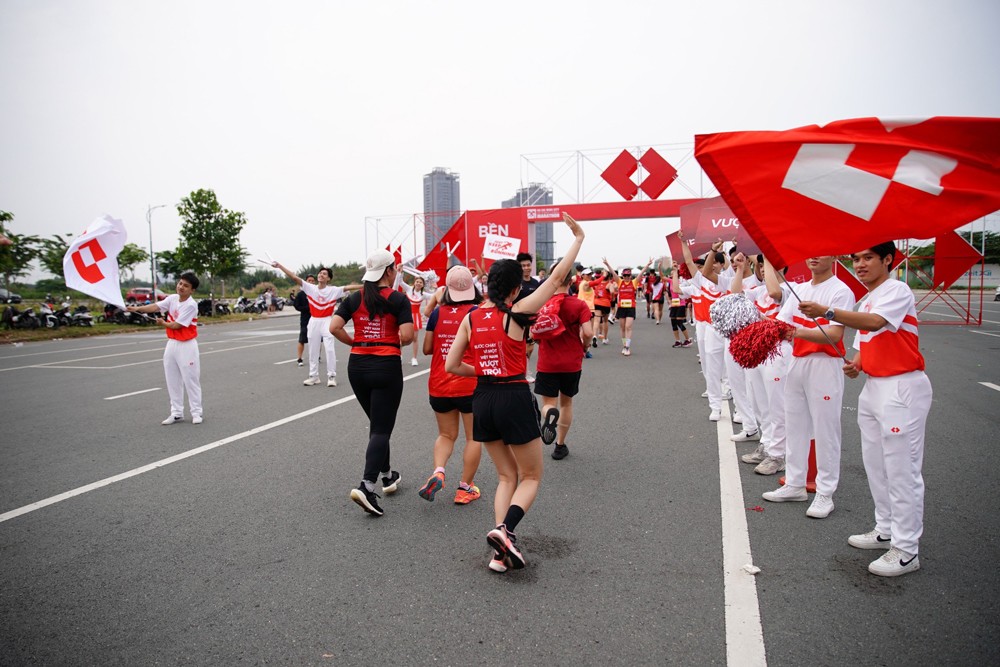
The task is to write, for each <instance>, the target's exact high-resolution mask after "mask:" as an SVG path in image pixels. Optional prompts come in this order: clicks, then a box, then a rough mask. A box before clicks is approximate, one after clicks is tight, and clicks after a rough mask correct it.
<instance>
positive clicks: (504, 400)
mask: <svg viewBox="0 0 1000 667" xmlns="http://www.w3.org/2000/svg"><path fill="white" fill-rule="evenodd" d="M563 220H564V221H565V222H566V225H567V227H569V229H570V231H572V232H573V243H572V245H571V246H570V247H569V250H568V251H567V252H566V255H565V256H564V257H563V258H562V260H561V261H560V262H559V264H557V265H556V267H555V268H554V269H553V271H552V274H551V275H550V276H549V277H548V279H546V281H545V282H544V283H542V284H541V286H539V287H538V288H537V289H536V290H535V291H534V292H532V293H531V294H530V295H528V296H527V297H525V298H524V299H521V300H520V301H518V302H517V303H514V300H515V299H516V298H517V296H518V293H519V292H520V289H521V266H520V264H518V263H517V262H516V261H514V260H499V261H497V262H494V263H493V266H491V267H490V271H489V280H488V282H487V298H486V300H485V301H484V302H483V303H482V305H481V306H480V307H479V308H478V309H477V310H475V311H472V312H471V313H469V315H468V316H467V317H466V318H465V319H464V320H463V321H462V325H461V326H460V327H459V328H458V331H457V333H456V334H455V340H454V342H453V343H452V346H451V350H449V351H448V357H447V360H446V361H445V370H447V371H448V372H449V373H454V374H455V375H463V376H467V377H471V376H476V377H478V378H479V379H478V383H477V386H476V391H475V393H474V394H473V398H472V412H473V437H474V438H475V439H476V440H478V441H480V442H482V443H484V445H485V446H486V451H487V453H488V454H489V455H490V458H491V459H492V460H493V463H494V465H496V468H497V477H498V479H499V483H498V484H497V490H496V495H495V496H494V502H493V509H494V513H495V519H496V527H495V528H494V529H493V530H491V531H490V532H489V533H487V535H486V541H487V542H488V543H489V544H490V546H491V547H493V551H494V553H493V558H492V560H491V561H490V563H489V567H490V569H491V570H493V571H494V572H506V571H507V569H508V568H513V569H519V568H522V567H524V556H523V555H522V554H521V551H520V549H518V547H517V537H516V536H515V535H514V529H515V528H516V527H517V524H518V522H519V521H520V520H521V519H522V518H523V517H524V513H525V512H526V511H527V510H528V509H529V508H530V507H531V504H532V503H533V502H534V500H535V497H536V496H537V495H538V486H539V484H540V482H541V478H542V438H541V430H540V428H539V425H538V408H537V406H536V404H535V399H534V397H533V396H532V395H531V391H530V389H529V388H528V383H527V380H526V379H525V371H526V369H527V359H526V356H525V348H526V344H525V339H526V337H527V329H528V326H529V325H530V321H531V317H530V316H531V315H532V314H534V313H537V312H538V311H539V309H541V307H542V306H543V305H545V302H546V301H548V299H549V297H551V296H552V295H553V294H554V293H555V291H556V288H557V287H558V286H559V285H560V284H561V283H562V282H563V280H564V279H565V278H566V276H567V275H569V272H570V271H572V270H573V263H574V262H575V261H576V256H577V253H578V252H579V251H580V245H581V244H582V243H583V238H584V233H583V229H581V228H580V226H579V225H578V224H577V223H576V221H575V220H573V218H571V217H570V216H569V215H568V214H566V213H563ZM466 351H470V352H471V355H472V358H473V362H474V363H472V364H469V363H466V362H465V361H463V356H464V355H465V354H466Z"/></svg>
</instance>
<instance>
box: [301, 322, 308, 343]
mask: <svg viewBox="0 0 1000 667" xmlns="http://www.w3.org/2000/svg"><path fill="white" fill-rule="evenodd" d="M308 329H309V326H308V325H305V324H302V325H300V326H299V343H301V344H302V345H305V344H306V343H308V342H309V331H308Z"/></svg>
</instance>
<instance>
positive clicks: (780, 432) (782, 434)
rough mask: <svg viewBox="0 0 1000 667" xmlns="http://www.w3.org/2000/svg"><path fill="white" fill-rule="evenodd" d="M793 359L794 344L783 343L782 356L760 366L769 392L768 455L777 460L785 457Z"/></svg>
mask: <svg viewBox="0 0 1000 667" xmlns="http://www.w3.org/2000/svg"><path fill="white" fill-rule="evenodd" d="M791 358H792V344H791V343H789V342H787V341H785V342H783V343H781V356H779V357H775V358H774V359H771V360H769V361H765V362H764V363H763V364H761V366H760V371H761V374H762V375H763V377H764V390H765V391H766V392H767V413H768V417H769V420H770V422H771V429H770V435H769V436H768V439H767V455H768V456H773V457H774V458H776V459H781V458H784V457H785V446H786V445H785V443H786V431H785V385H786V384H787V383H788V363H789V361H791Z"/></svg>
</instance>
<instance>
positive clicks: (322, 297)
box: [271, 262, 361, 387]
mask: <svg viewBox="0 0 1000 667" xmlns="http://www.w3.org/2000/svg"><path fill="white" fill-rule="evenodd" d="M271 266H273V267H274V268H276V269H279V270H280V271H281V272H282V273H284V274H285V275H286V276H288V277H289V278H291V279H292V280H293V281H294V282H295V284H296V285H298V286H299V287H300V288H301V289H302V291H303V292H305V293H306V298H307V299H309V336H308V338H309V377H307V378H306V379H305V381H304V382H303V383H302V384H304V385H305V386H307V387H311V386H313V385H317V384H319V383H320V379H319V346H320V343H322V344H323V347H324V348H325V349H326V386H327V387H336V386H337V350H336V348H335V347H334V340H333V335H332V334H331V333H330V322H331V320H332V318H333V309H334V308H335V307H336V305H337V300H338V299H340V298H341V297H343V296H344V294H345V293H346V290H356V289H361V285H360V284H356V283H355V284H352V285H344V286H343V287H337V286H336V285H331V284H329V283H330V277H331V276H332V275H333V272H332V271H331V270H330V269H328V268H326V267H321V268H320V270H319V271H317V272H316V282H317V284H316V285H313V284H311V283H308V282H306V281H304V280H302V278H299V277H298V276H297V275H295V274H294V273H292V272H291V271H289V270H288V269H286V268H285V267H284V266H282V265H281V264H279V263H278V262H271Z"/></svg>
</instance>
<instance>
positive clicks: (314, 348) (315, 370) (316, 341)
mask: <svg viewBox="0 0 1000 667" xmlns="http://www.w3.org/2000/svg"><path fill="white" fill-rule="evenodd" d="M331 320H333V317H332V316H331V317H310V318H309V328H308V329H307V331H306V334H307V336H308V338H309V377H313V378H318V377H319V347H320V343H322V344H323V346H324V347H325V348H326V375H327V377H333V376H335V375H336V374H337V351H336V350H335V349H334V347H333V344H334V342H336V339H335V338H334V337H333V334H332V333H330V321H331Z"/></svg>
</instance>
